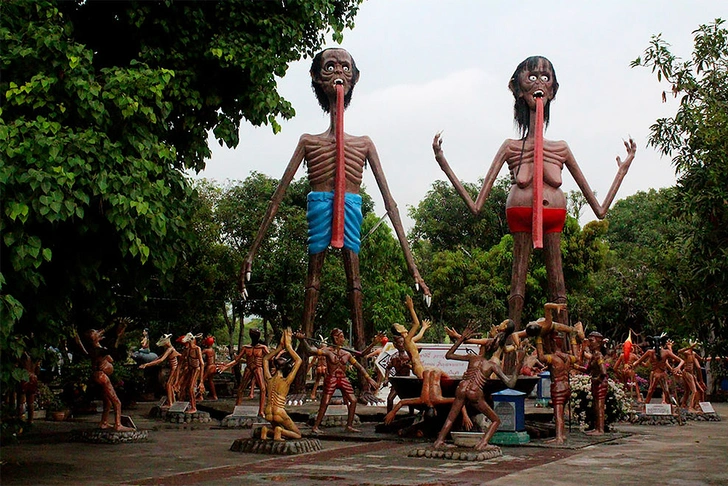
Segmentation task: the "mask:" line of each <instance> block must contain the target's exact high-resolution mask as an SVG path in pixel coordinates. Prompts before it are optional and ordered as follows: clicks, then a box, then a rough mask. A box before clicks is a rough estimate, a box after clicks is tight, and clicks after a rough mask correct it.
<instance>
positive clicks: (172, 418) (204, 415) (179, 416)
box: [162, 410, 212, 424]
mask: <svg viewBox="0 0 728 486" xmlns="http://www.w3.org/2000/svg"><path fill="white" fill-rule="evenodd" d="M162 418H163V419H164V421H165V422H171V423H173V424H191V423H201V424H206V423H209V422H211V421H212V419H211V418H210V413H209V412H201V411H199V410H198V411H197V412H195V413H186V412H170V411H166V412H162Z"/></svg>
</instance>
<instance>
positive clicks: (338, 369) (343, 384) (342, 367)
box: [296, 328, 377, 434]
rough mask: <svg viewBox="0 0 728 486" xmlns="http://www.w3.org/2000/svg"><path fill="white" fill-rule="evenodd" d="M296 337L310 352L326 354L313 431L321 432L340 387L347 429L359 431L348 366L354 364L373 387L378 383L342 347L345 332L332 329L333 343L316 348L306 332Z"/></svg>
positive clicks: (316, 354)
mask: <svg viewBox="0 0 728 486" xmlns="http://www.w3.org/2000/svg"><path fill="white" fill-rule="evenodd" d="M296 337H298V338H299V339H301V340H302V341H301V343H303V345H304V347H305V348H306V350H307V352H308V353H309V354H312V355H315V356H326V379H325V380H324V390H323V395H322V396H321V404H320V405H319V409H318V414H317V415H316V421H315V422H314V425H313V429H311V431H312V432H313V433H314V434H319V433H321V430H320V429H319V426H320V425H321V422H322V421H323V419H324V416H325V415H326V409H327V408H328V407H329V402H330V401H331V397H332V396H333V394H334V391H336V389H337V388H338V389H339V390H341V393H342V395H343V397H344V402H345V403H346V408H347V411H348V416H347V420H346V430H347V431H349V432H359V431H358V430H357V429H355V428H354V426H353V425H354V415H355V414H356V396H355V395H354V388H353V387H352V386H351V382H349V379H348V378H347V377H346V367H347V366H348V365H353V366H354V367H355V368H356V369H357V370H358V371H359V373H360V374H362V375H363V376H364V377H365V378H366V380H367V381H368V382H369V384H370V385H371V386H372V388H376V386H377V383H376V382H375V381H374V380H373V379H372V378H371V377H370V376H369V374H368V373H367V371H366V369H364V367H363V366H362V365H361V364H359V362H358V361H357V360H356V359H354V356H352V355H351V353H350V352H349V351H346V350H344V349H342V346H343V345H344V332H343V331H342V330H341V329H338V328H335V329H334V330H332V331H331V341H332V342H333V345H330V346H324V347H322V348H319V349H316V348H314V347H312V346H311V345H310V344H308V343H307V342H306V341H305V340H303V339H305V337H306V336H305V334H303V333H297V334H296Z"/></svg>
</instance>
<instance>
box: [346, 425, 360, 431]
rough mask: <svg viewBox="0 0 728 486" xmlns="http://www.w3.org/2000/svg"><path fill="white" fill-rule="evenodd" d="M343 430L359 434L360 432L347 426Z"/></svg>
mask: <svg viewBox="0 0 728 486" xmlns="http://www.w3.org/2000/svg"><path fill="white" fill-rule="evenodd" d="M345 430H346V431H347V432H361V430H359V429H355V428H354V427H352V426H351V425H347V426H346V429H345Z"/></svg>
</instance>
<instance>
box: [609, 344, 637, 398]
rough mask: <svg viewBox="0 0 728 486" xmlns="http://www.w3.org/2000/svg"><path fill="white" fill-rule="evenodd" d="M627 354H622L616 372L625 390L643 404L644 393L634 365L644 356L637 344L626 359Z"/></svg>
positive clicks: (632, 347)
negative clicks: (638, 381)
mask: <svg viewBox="0 0 728 486" xmlns="http://www.w3.org/2000/svg"><path fill="white" fill-rule="evenodd" d="M626 354H627V353H626V352H624V351H623V352H622V353H621V354H620V355H619V357H618V358H617V361H616V363H614V371H615V372H616V373H617V376H619V378H620V381H621V382H622V384H623V385H624V387H625V389H626V390H628V391H629V392H630V394H632V395H633V396H634V397H636V399H637V403H642V393H641V392H640V386H639V384H638V383H637V373H635V371H634V364H635V363H636V362H637V360H638V359H640V356H642V349H641V348H640V347H639V346H637V345H636V344H634V345H632V346H631V347H630V351H629V356H628V357H627V358H625V355H626Z"/></svg>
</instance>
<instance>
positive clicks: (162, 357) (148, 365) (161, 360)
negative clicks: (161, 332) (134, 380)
mask: <svg viewBox="0 0 728 486" xmlns="http://www.w3.org/2000/svg"><path fill="white" fill-rule="evenodd" d="M171 353H172V348H167V350H166V351H165V352H164V354H163V355H162V356H160V357H159V358H157V359H155V360H154V361H150V362H149V363H144V364H142V365H139V368H141V369H144V368H148V367H150V366H157V365H158V364H160V363H164V360H165V359H167V356H169V355H170V354H171Z"/></svg>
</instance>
